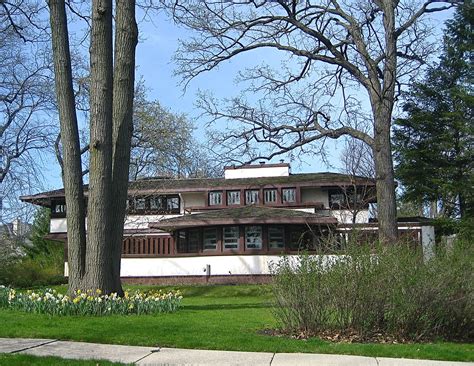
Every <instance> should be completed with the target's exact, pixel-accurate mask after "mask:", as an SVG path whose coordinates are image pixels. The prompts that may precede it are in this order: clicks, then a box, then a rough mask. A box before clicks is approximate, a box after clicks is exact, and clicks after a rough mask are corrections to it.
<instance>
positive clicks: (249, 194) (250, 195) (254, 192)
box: [245, 189, 259, 205]
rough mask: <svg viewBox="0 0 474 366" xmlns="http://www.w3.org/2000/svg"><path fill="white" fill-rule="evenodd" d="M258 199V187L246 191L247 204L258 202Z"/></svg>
mask: <svg viewBox="0 0 474 366" xmlns="http://www.w3.org/2000/svg"><path fill="white" fill-rule="evenodd" d="M258 202H259V201H258V189H249V190H247V191H245V204H246V205H254V204H257V203H258Z"/></svg>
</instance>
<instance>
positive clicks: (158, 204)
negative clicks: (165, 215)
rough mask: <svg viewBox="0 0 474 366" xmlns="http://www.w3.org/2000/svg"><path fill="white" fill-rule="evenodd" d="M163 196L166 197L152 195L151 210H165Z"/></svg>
mask: <svg viewBox="0 0 474 366" xmlns="http://www.w3.org/2000/svg"><path fill="white" fill-rule="evenodd" d="M163 198H164V197H160V196H158V197H151V198H150V210H163Z"/></svg>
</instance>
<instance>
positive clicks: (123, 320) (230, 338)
mask: <svg viewBox="0 0 474 366" xmlns="http://www.w3.org/2000/svg"><path fill="white" fill-rule="evenodd" d="M134 288H136V287H134ZM140 288H141V289H146V288H148V287H140ZM174 289H177V287H174ZM179 289H180V290H181V291H182V292H183V294H184V300H183V307H182V309H181V310H180V311H178V312H177V313H174V314H160V315H156V316H149V315H142V316H136V315H130V316H118V315H114V316H107V317H87V316H74V317H61V316H47V315H36V314H28V313H23V312H18V311H10V310H0V322H1V324H2V327H0V337H33V338H35V337H36V338H54V339H62V340H76V341H87V342H98V343H114V344H127V345H141V346H160V347H178V348H203V349H222V350H234V351H264V352H312V353H336V354H352V355H364V356H380V357H404V358H421V359H436V360H452V361H474V346H473V345H472V344H462V343H448V342H438V343H417V344H348V343H331V342H327V341H322V340H320V339H317V338H312V339H308V340H297V339H291V338H287V337H274V336H267V335H263V334H260V333H259V331H260V330H262V329H266V328H275V327H277V323H276V320H275V319H274V317H273V315H272V307H271V305H270V303H271V289H270V288H269V287H268V286H254V285H246V286H193V287H179ZM63 290H64V288H63Z"/></svg>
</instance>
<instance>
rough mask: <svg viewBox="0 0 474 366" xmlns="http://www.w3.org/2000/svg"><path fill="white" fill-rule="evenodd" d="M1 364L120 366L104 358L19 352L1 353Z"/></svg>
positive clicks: (28, 365)
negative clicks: (68, 357) (48, 355)
mask: <svg viewBox="0 0 474 366" xmlns="http://www.w3.org/2000/svg"><path fill="white" fill-rule="evenodd" d="M0 365H8V366H30V365H34V366H120V365H126V364H124V363H116V362H109V361H102V360H67V359H64V358H60V357H38V356H30V355H18V354H14V355H12V354H2V353H0Z"/></svg>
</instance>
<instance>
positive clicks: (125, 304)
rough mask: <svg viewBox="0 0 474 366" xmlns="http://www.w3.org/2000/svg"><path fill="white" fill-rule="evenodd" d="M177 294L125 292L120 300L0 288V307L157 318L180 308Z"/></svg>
mask: <svg viewBox="0 0 474 366" xmlns="http://www.w3.org/2000/svg"><path fill="white" fill-rule="evenodd" d="M181 299H182V296H181V293H180V292H179V291H170V292H167V293H165V292H162V291H161V290H160V291H148V292H140V291H135V292H133V293H128V292H125V294H124V296H123V297H119V296H117V294H115V293H112V294H110V295H103V294H102V293H101V291H100V290H95V291H92V290H90V291H86V292H81V291H79V290H78V291H77V292H76V294H75V296H73V297H70V296H68V295H63V294H61V293H58V292H57V291H56V290H51V289H46V290H43V291H36V292H35V291H31V290H29V291H26V292H17V291H16V290H15V289H11V288H8V287H1V288H0V307H7V308H11V309H17V310H22V311H26V312H31V313H38V314H49V315H95V316H103V315H111V314H122V315H127V314H138V315H140V314H157V313H170V312H175V311H177V310H178V309H179V307H180V306H181Z"/></svg>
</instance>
